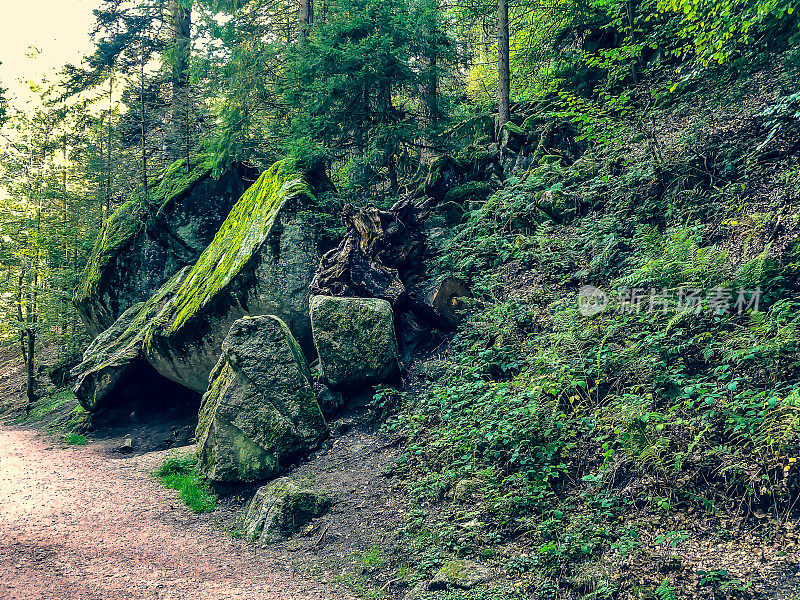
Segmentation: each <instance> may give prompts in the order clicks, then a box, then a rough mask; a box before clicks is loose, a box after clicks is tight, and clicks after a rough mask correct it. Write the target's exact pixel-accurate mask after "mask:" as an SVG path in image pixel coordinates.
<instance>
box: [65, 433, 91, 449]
mask: <svg viewBox="0 0 800 600" xmlns="http://www.w3.org/2000/svg"><path fill="white" fill-rule="evenodd" d="M64 442H65V443H66V444H69V445H70V446H85V445H86V444H87V443H88V441H87V439H86V436H83V435H80V434H79V433H75V432H71V433H68V434H67V435H66V436H65V437H64Z"/></svg>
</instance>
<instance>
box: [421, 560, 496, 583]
mask: <svg viewBox="0 0 800 600" xmlns="http://www.w3.org/2000/svg"><path fill="white" fill-rule="evenodd" d="M491 576H492V574H491V571H489V569H487V568H486V567H484V566H483V565H481V564H479V563H476V562H472V561H468V560H451V561H449V562H446V563H445V564H444V565H442V568H441V569H439V571H437V573H436V575H434V577H433V579H432V580H431V582H430V583H429V584H428V589H429V590H444V589H453V588H455V589H462V590H468V589H471V588H474V587H475V586H476V585H479V584H481V583H486V582H487V581H489V579H491Z"/></svg>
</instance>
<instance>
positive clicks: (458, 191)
mask: <svg viewBox="0 0 800 600" xmlns="http://www.w3.org/2000/svg"><path fill="white" fill-rule="evenodd" d="M491 194H492V186H491V184H490V183H489V182H487V181H469V182H467V183H465V184H464V185H460V186H458V187H454V188H453V189H451V190H450V191H448V192H447V193H446V194H445V195H444V201H445V202H455V203H456V204H461V205H463V204H464V203H465V202H467V201H474V202H482V201H484V200H486V199H487V198H488V197H489V196H490V195H491Z"/></svg>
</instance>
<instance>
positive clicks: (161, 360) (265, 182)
mask: <svg viewBox="0 0 800 600" xmlns="http://www.w3.org/2000/svg"><path fill="white" fill-rule="evenodd" d="M312 175H313V174H309V173H308V172H307V171H305V170H304V169H302V168H301V167H300V166H299V164H298V163H297V162H296V161H294V160H292V159H284V160H282V161H280V162H277V163H276V164H274V165H273V166H272V167H271V168H270V169H269V170H268V171H266V172H265V173H264V174H263V175H262V176H261V177H260V178H259V179H258V181H256V183H255V184H254V185H253V186H251V187H250V188H249V189H248V190H247V191H246V192H245V194H244V195H243V196H242V198H241V199H240V200H239V202H238V203H237V204H236V206H234V208H233V210H232V211H231V213H230V215H229V216H228V218H227V219H226V220H225V222H224V223H223V224H222V227H221V228H220V230H219V232H218V233H217V235H216V237H215V238H214V240H213V241H212V242H211V244H210V245H209V246H208V248H206V250H205V252H203V254H202V255H201V256H200V258H199V259H198V261H197V263H196V264H195V266H194V267H193V269H192V271H191V273H189V276H188V278H187V279H186V281H185V282H184V284H183V285H182V286H181V288H180V289H179V290H178V292H177V298H176V301H175V303H174V304H172V305H171V307H170V310H169V311H168V314H166V315H165V318H164V319H163V320H162V321H161V324H160V327H159V328H158V329H157V330H155V331H154V332H153V333H152V334H151V335H148V339H147V343H146V347H145V352H146V355H147V359H148V360H149V361H150V364H152V365H153V366H154V367H155V369H156V370H157V371H159V372H160V373H161V374H162V375H164V376H165V377H167V378H169V379H172V380H173V381H176V382H178V383H180V384H182V385H184V386H186V387H188V388H191V389H194V390H196V391H199V392H203V391H205V389H206V387H207V383H208V375H209V373H210V372H211V369H212V368H214V365H215V364H216V363H217V361H218V359H219V357H220V349H221V348H222V342H223V340H224V339H225V336H226V334H227V332H228V329H229V328H230V326H231V324H233V322H234V321H236V320H237V319H240V318H242V317H243V316H246V315H261V314H270V315H276V316H278V317H280V318H281V319H282V320H283V321H284V322H285V323H286V324H287V325H288V326H289V329H290V330H291V331H292V333H293V334H294V336H295V337H296V338H297V340H298V341H299V342H300V345H301V347H302V348H303V349H304V350H306V351H311V352H313V343H312V341H311V325H310V321H309V315H308V298H309V291H308V288H309V284H310V283H311V280H312V279H313V277H314V273H315V271H316V268H317V265H318V264H319V261H320V257H321V253H320V249H319V246H318V236H317V231H316V229H317V228H316V227H315V226H314V224H313V223H312V222H311V221H312V219H313V217H312V216H311V215H312V214H313V211H314V210H315V208H316V206H317V204H316V198H315V196H314V190H315V188H318V187H319V186H316V185H314V186H312V184H311V183H310V181H311V179H312Z"/></svg>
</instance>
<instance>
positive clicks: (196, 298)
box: [168, 159, 314, 333]
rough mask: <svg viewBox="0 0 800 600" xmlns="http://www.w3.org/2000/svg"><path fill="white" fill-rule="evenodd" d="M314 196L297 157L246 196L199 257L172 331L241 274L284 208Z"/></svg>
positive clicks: (178, 300) (179, 301) (269, 172)
mask: <svg viewBox="0 0 800 600" xmlns="http://www.w3.org/2000/svg"><path fill="white" fill-rule="evenodd" d="M301 196H305V197H307V198H308V200H309V201H310V202H313V201H314V195H313V193H312V191H311V188H310V186H309V185H308V183H307V182H306V181H305V179H304V177H303V173H302V170H301V169H300V167H299V166H298V164H297V163H296V162H295V161H294V160H292V159H284V160H281V161H279V162H277V163H275V164H274V165H273V166H272V167H271V168H270V169H269V170H267V171H266V172H265V173H264V174H262V175H261V177H260V178H259V179H258V180H257V181H256V182H255V183H254V184H253V185H252V186H251V187H250V188H249V189H248V190H247V191H246V192H245V193H244V195H243V196H242V198H241V199H240V200H239V202H238V203H237V204H236V205H235V206H234V207H233V210H232V211H231V213H230V215H229V216H228V218H227V219H226V220H225V222H224V223H223V224H222V227H221V228H220V230H219V232H218V233H217V235H216V237H215V238H214V241H213V242H212V243H211V244H210V245H209V247H208V248H207V249H206V251H205V252H203V254H202V255H201V256H200V258H199V259H198V261H197V263H196V264H195V266H194V268H193V269H192V271H191V273H190V274H189V277H188V278H187V280H186V282H185V283H184V284H183V285H182V286H181V288H180V290H178V293H177V298H176V301H175V303H174V305H173V306H172V308H171V315H170V319H169V322H170V325H169V330H168V331H169V333H174V332H176V331H179V330H180V329H181V328H182V327H183V326H184V325H185V324H186V323H187V322H188V321H189V320H190V319H191V318H192V316H194V315H195V313H197V311H198V310H199V309H200V308H201V307H202V306H204V305H205V304H206V303H207V302H208V301H209V299H211V298H213V297H214V296H215V295H216V294H217V293H219V292H220V291H221V290H222V289H223V288H224V287H225V286H226V285H228V284H229V283H230V282H231V280H232V279H233V278H234V277H235V276H236V275H237V274H238V273H239V272H240V271H241V270H242V268H243V267H244V266H245V265H246V264H247V263H248V261H249V260H250V259H251V257H252V256H253V254H254V252H255V251H256V250H257V249H258V248H259V246H260V245H261V243H262V242H263V241H264V240H265V239H266V237H267V235H268V234H269V232H270V230H271V229H272V226H273V224H274V222H275V217H276V216H277V214H278V210H279V209H280V207H281V205H282V204H283V203H284V202H285V201H286V200H288V199H290V198H298V197H301Z"/></svg>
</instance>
